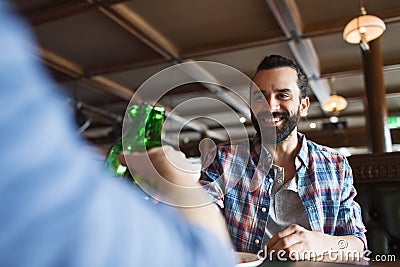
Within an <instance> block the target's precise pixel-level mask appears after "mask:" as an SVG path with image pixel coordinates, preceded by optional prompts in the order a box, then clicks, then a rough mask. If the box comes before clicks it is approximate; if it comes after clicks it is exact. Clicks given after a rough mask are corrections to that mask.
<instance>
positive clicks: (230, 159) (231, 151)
mask: <svg viewBox="0 0 400 267" xmlns="http://www.w3.org/2000/svg"><path fill="white" fill-rule="evenodd" d="M298 135H299V138H300V140H301V144H302V145H301V149H300V151H299V153H298V155H297V157H296V159H295V166H296V172H297V176H298V185H297V186H298V194H299V196H300V199H301V202H302V204H303V206H304V209H305V212H306V214H307V216H308V219H309V222H310V225H311V229H312V230H313V231H318V232H324V233H326V234H330V235H336V236H342V235H354V236H357V237H358V238H360V239H361V240H362V241H363V242H364V246H365V248H366V247H367V243H366V237H365V232H366V229H365V226H364V224H363V222H362V218H361V209H360V206H359V205H358V204H357V203H356V202H355V201H354V200H353V199H354V197H355V195H356V190H355V188H354V186H353V176H352V171H351V167H350V165H349V163H348V161H347V159H346V158H345V157H344V156H342V155H341V154H339V153H338V152H337V151H335V150H333V149H330V148H328V147H325V146H321V145H318V144H316V143H314V142H312V141H309V140H306V138H305V136H304V135H303V134H300V133H299V134H298ZM215 152H216V153H215ZM208 159H209V161H208V162H210V163H211V164H210V165H209V166H208V167H207V168H206V169H205V170H204V171H203V173H202V177H201V181H200V182H201V183H202V184H203V185H205V186H206V187H207V190H208V191H209V193H210V194H211V195H212V196H213V198H214V199H215V201H216V203H217V204H218V205H219V206H220V207H221V208H222V209H223V212H224V215H225V219H226V222H227V225H228V229H229V232H230V234H231V238H232V241H233V243H234V245H235V246H236V249H237V250H238V251H245V252H253V253H256V252H258V251H259V250H260V249H261V248H262V242H261V241H262V240H263V237H264V233H265V226H266V222H267V218H268V211H269V207H270V198H271V194H270V193H271V187H272V184H273V182H274V171H273V168H272V167H271V165H273V164H272V157H271V155H270V154H269V153H268V151H267V150H266V149H265V148H264V147H262V146H261V145H260V139H259V138H258V137H257V136H256V137H255V138H254V139H252V140H246V141H239V142H237V143H229V144H222V145H219V146H218V147H217V149H216V151H214V153H209V156H208ZM257 165H258V166H257ZM273 166H275V165H273ZM270 167H271V168H270Z"/></svg>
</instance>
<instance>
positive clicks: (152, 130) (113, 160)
mask: <svg viewBox="0 0 400 267" xmlns="http://www.w3.org/2000/svg"><path fill="white" fill-rule="evenodd" d="M127 112H128V116H129V118H130V119H131V122H130V123H129V125H128V126H127V127H128V128H127V130H126V132H125V135H124V137H123V138H120V139H119V140H118V141H117V142H116V143H115V144H114V145H113V146H112V147H111V148H110V150H109V152H108V154H107V157H106V166H107V168H109V169H110V170H111V171H112V173H113V174H114V175H115V176H128V175H129V171H128V170H127V167H126V166H122V165H121V164H120V163H119V161H118V155H119V154H120V153H121V152H122V151H125V152H134V151H136V152H144V151H145V150H147V149H150V148H152V147H157V146H161V129H162V124H163V122H164V114H165V109H164V107H162V106H158V105H157V106H154V107H153V106H151V105H149V104H147V103H142V104H141V105H140V106H138V105H132V106H131V107H129V108H128V111H127ZM131 178H132V177H131Z"/></svg>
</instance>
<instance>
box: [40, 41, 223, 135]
mask: <svg viewBox="0 0 400 267" xmlns="http://www.w3.org/2000/svg"><path fill="white" fill-rule="evenodd" d="M37 50H38V52H39V54H40V55H41V58H42V59H43V61H44V63H45V64H46V65H47V66H49V67H50V68H53V69H55V70H57V71H60V72H62V73H64V74H66V75H69V76H71V77H73V78H75V79H78V80H80V81H82V82H83V83H85V84H88V85H90V86H92V87H93V88H97V89H99V90H102V91H105V92H107V93H109V94H112V95H114V96H117V97H120V98H121V99H124V100H127V101H131V100H132V98H133V97H134V98H135V102H136V103H141V102H142V100H141V98H140V96H138V95H137V94H134V92H133V90H131V89H129V88H127V87H125V86H123V85H121V84H119V83H117V82H115V81H113V80H110V79H107V78H105V77H104V76H101V75H96V76H92V77H86V76H85V74H84V72H83V68H82V67H81V66H79V65H78V64H76V63H74V62H71V61H69V60H67V59H65V58H63V57H61V56H59V55H56V54H55V53H52V52H51V51H48V50H45V49H40V48H38V49H37ZM160 104H161V103H160ZM161 105H163V104H161ZM163 106H164V107H165V109H166V110H167V112H166V114H167V116H169V117H170V118H171V119H173V120H175V121H177V122H178V123H182V124H184V125H186V126H187V127H189V128H191V129H194V130H196V131H199V132H205V133H207V134H208V135H209V136H212V137H213V138H215V139H219V140H226V138H227V137H226V136H225V135H222V134H219V133H217V132H214V131H212V130H210V129H208V127H207V125H206V124H204V123H201V122H197V121H187V119H185V118H184V117H181V116H179V115H178V114H175V113H171V112H169V110H170V108H169V107H168V106H165V105H163Z"/></svg>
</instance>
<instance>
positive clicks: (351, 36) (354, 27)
mask: <svg viewBox="0 0 400 267" xmlns="http://www.w3.org/2000/svg"><path fill="white" fill-rule="evenodd" d="M385 30H386V25H385V22H383V20H382V19H380V18H378V17H376V16H372V15H367V11H366V10H365V8H364V6H363V4H362V1H360V16H358V17H356V18H353V19H352V20H351V21H350V22H349V23H347V25H346V27H345V28H344V30H343V39H344V40H346V42H348V43H351V44H360V46H361V48H362V49H363V50H365V51H367V50H369V45H368V42H369V41H372V40H374V39H376V38H378V37H379V36H381V35H382V33H383V32H384V31H385Z"/></svg>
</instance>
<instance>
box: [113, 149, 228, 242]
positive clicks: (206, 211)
mask: <svg viewBox="0 0 400 267" xmlns="http://www.w3.org/2000/svg"><path fill="white" fill-rule="evenodd" d="M118 160H119V161H120V162H121V164H123V165H128V166H129V168H130V170H134V171H135V172H137V173H139V174H140V176H142V177H143V179H149V180H151V183H152V184H154V186H155V192H150V193H156V194H157V196H154V195H152V196H153V197H155V198H157V199H158V200H161V201H162V202H164V203H167V204H170V205H173V206H176V207H177V208H180V211H181V213H182V214H183V215H184V216H186V218H187V219H188V220H190V221H192V222H193V223H195V224H198V225H200V226H201V227H204V228H206V229H208V230H210V231H212V232H214V234H215V235H216V236H218V237H219V238H220V239H221V240H222V241H223V242H224V243H225V244H226V245H227V247H228V246H229V247H230V246H231V240H230V236H229V233H228V230H227V228H226V223H225V220H224V218H223V216H222V214H221V212H220V211H219V209H218V208H217V206H216V205H215V204H213V203H212V199H211V197H210V196H209V195H208V194H207V193H206V192H205V190H204V189H203V188H202V187H201V185H200V184H199V182H198V179H199V177H200V171H199V170H196V169H195V168H194V167H193V165H192V164H191V163H190V161H188V160H187V159H186V158H185V155H184V154H183V153H182V152H179V151H176V150H174V149H173V148H172V147H170V146H163V147H156V148H152V149H150V150H149V151H147V152H145V153H128V154H120V155H119V157H118ZM141 186H142V185H141ZM147 189H149V188H147ZM148 193H149V192H148ZM210 204H211V205H210Z"/></svg>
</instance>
